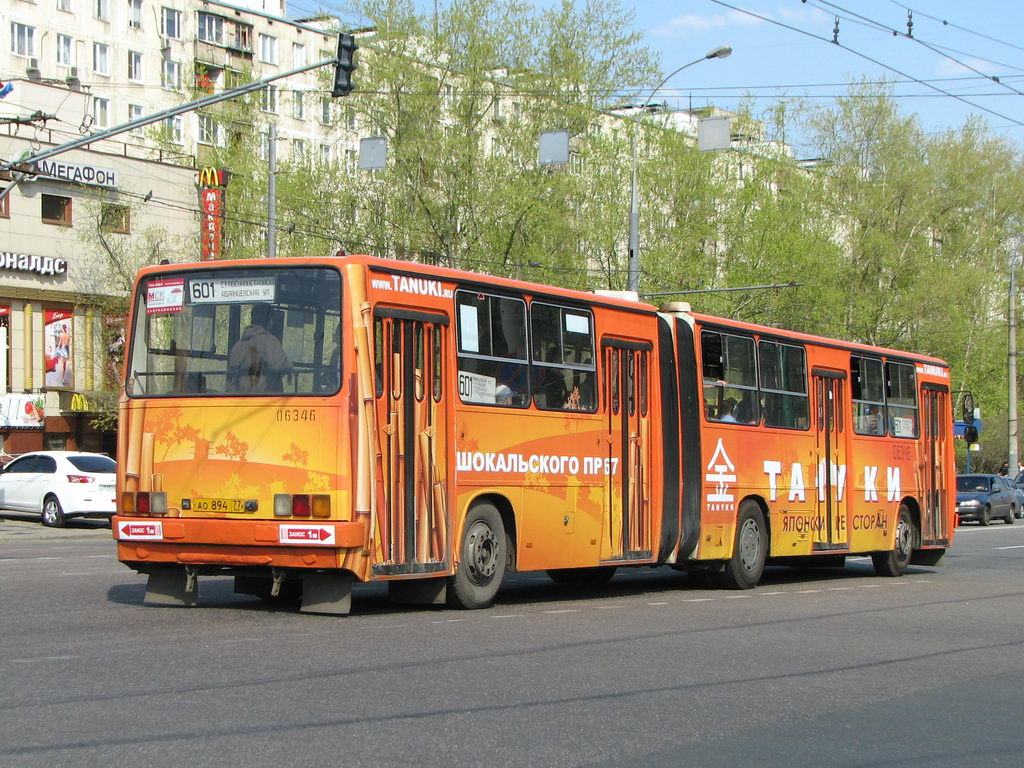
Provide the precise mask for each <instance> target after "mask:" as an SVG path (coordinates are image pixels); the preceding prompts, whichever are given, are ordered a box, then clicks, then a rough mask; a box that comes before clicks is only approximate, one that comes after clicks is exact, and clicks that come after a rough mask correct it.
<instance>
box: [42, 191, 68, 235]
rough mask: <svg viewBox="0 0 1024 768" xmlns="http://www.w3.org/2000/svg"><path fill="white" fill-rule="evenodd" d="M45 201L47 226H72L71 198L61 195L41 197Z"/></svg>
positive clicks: (44, 214) (44, 218)
mask: <svg viewBox="0 0 1024 768" xmlns="http://www.w3.org/2000/svg"><path fill="white" fill-rule="evenodd" d="M40 197H41V198H42V200H43V217H42V218H43V221H44V222H45V223H47V224H59V225H60V226H62V227H70V226H71V198H70V197H61V196H60V195H46V194H44V195H40Z"/></svg>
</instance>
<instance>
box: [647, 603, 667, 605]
mask: <svg viewBox="0 0 1024 768" xmlns="http://www.w3.org/2000/svg"><path fill="white" fill-rule="evenodd" d="M648 605H668V603H648Z"/></svg>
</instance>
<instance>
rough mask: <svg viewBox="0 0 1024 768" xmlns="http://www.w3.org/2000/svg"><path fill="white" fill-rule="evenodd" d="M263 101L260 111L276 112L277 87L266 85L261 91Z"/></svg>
mask: <svg viewBox="0 0 1024 768" xmlns="http://www.w3.org/2000/svg"><path fill="white" fill-rule="evenodd" d="M261 98H262V100H263V103H262V109H263V111H264V112H277V86H276V85H268V86H267V87H266V88H264V89H263V90H262V91H261Z"/></svg>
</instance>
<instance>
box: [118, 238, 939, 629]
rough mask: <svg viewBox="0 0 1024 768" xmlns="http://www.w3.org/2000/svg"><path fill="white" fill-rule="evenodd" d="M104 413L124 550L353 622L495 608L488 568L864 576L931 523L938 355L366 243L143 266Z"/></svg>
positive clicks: (886, 564)
mask: <svg viewBox="0 0 1024 768" xmlns="http://www.w3.org/2000/svg"><path fill="white" fill-rule="evenodd" d="M126 357H127V359H126V363H125V365H126V371H125V373H126V375H125V389H124V392H123V396H122V399H121V405H120V430H119V446H118V503H119V509H118V514H117V516H116V517H115V518H114V520H113V536H114V538H115V539H116V540H117V547H118V557H119V559H120V560H121V561H122V562H124V563H125V564H126V565H128V566H129V567H131V568H134V569H135V570H137V571H139V572H140V573H144V574H147V575H148V584H147V591H146V600H147V601H148V602H152V603H157V604H172V605H195V604H197V602H198V598H199V589H198V578H199V577H200V576H204V577H205V576H216V575H224V576H232V577H233V578H234V587H235V591H236V592H239V593H244V594H254V595H259V596H261V597H265V598H272V597H295V598H297V597H299V596H301V600H302V610H303V611H307V612H312V613H328V614H347V613H348V612H349V611H350V609H351V593H352V585H353V583H354V582H356V581H360V582H366V581H387V582H388V590H389V595H390V596H391V597H393V598H394V599H396V600H399V601H406V602H419V603H438V604H440V603H447V604H449V605H452V606H457V607H462V608H480V607H485V606H487V605H490V604H491V602H492V601H493V600H494V597H495V594H496V593H497V590H498V588H499V586H500V583H501V580H502V577H503V575H504V574H505V573H506V572H508V571H511V570H519V571H527V570H546V571H547V572H548V573H549V574H550V575H551V577H552V578H553V579H555V580H559V581H591V582H597V581H601V580H605V579H607V578H610V577H611V575H612V574H613V573H614V571H615V569H616V568H617V567H619V566H656V565H663V564H667V565H671V566H672V567H674V568H678V569H685V570H687V571H690V572H692V573H694V574H696V575H698V577H703V576H704V575H705V574H706V575H707V578H709V579H713V580H715V581H717V582H718V583H720V584H721V585H723V586H726V587H731V588H740V589H745V588H751V587H754V586H756V584H757V583H758V581H759V580H760V578H761V574H762V571H763V569H764V567H765V564H766V563H769V562H777V563H790V564H794V565H798V564H830V565H838V564H841V563H842V561H843V558H844V557H846V556H847V555H853V554H861V555H865V554H870V556H871V557H872V560H873V562H874V565H875V569H876V570H877V572H878V573H880V574H884V575H890V576H897V575H900V574H901V573H903V571H904V570H905V569H906V568H907V566H908V565H909V564H910V563H919V564H936V563H938V561H939V560H940V559H941V556H942V555H943V554H944V553H945V551H946V549H947V548H948V547H949V546H950V545H951V543H952V538H953V527H954V520H953V514H954V513H953V509H954V506H953V496H952V494H951V491H950V489H951V488H952V478H953V477H954V468H953V448H952V412H951V404H950V391H949V369H948V366H947V365H946V364H945V363H944V362H942V361H941V360H937V359H935V358H931V357H924V356H921V355H916V354H911V353H906V352H897V351H894V350H888V349H880V348H875V347H869V346H864V345H859V344H850V343H845V342H841V341H836V340H830V339H824V338H819V337H814V336H809V335H805V334H798V333H791V332H787V331H782V330H778V329H773V328H767V327H762V326H756V325H750V324H745V323H739V322H733V321H729V320H724V319H721V318H714V317H709V316H705V315H700V314H695V313H691V312H690V311H689V308H688V307H686V306H685V305H675V306H669V307H667V308H666V309H665V311H660V312H659V311H658V310H657V309H655V308H654V307H652V306H650V305H647V304H642V303H639V302H636V301H631V300H629V299H626V298H620V297H616V296H600V295H595V294H588V293H582V292H577V291H569V290H564V289H560V288H553V287H548V286H541V285H536V284H531V283H525V282H520V281H514V280H507V279H502V278H493V277H488V276H484V275H479V274H473V273H468V272H461V271H457V270H450V269H442V268H436V267H431V266H426V265H420V264H412V263H406V262H398V261H391V260H384V259H377V258H371V257H367V256H341V257H334V258H320V259H287V260H283V259H281V260H254V261H223V262H203V263H197V264H180V265H165V266H160V267H150V268H147V269H144V270H142V272H140V274H139V276H138V279H137V282H136V286H135V291H134V294H133V310H132V315H131V322H130V329H129V336H128V355H127V356H126Z"/></svg>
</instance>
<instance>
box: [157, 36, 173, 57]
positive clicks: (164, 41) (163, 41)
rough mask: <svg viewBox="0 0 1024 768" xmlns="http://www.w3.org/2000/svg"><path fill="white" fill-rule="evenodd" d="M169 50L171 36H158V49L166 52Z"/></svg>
mask: <svg viewBox="0 0 1024 768" xmlns="http://www.w3.org/2000/svg"><path fill="white" fill-rule="evenodd" d="M169 50H171V38H169V37H161V38H160V51H161V52H162V53H166V52H167V51H169Z"/></svg>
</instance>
